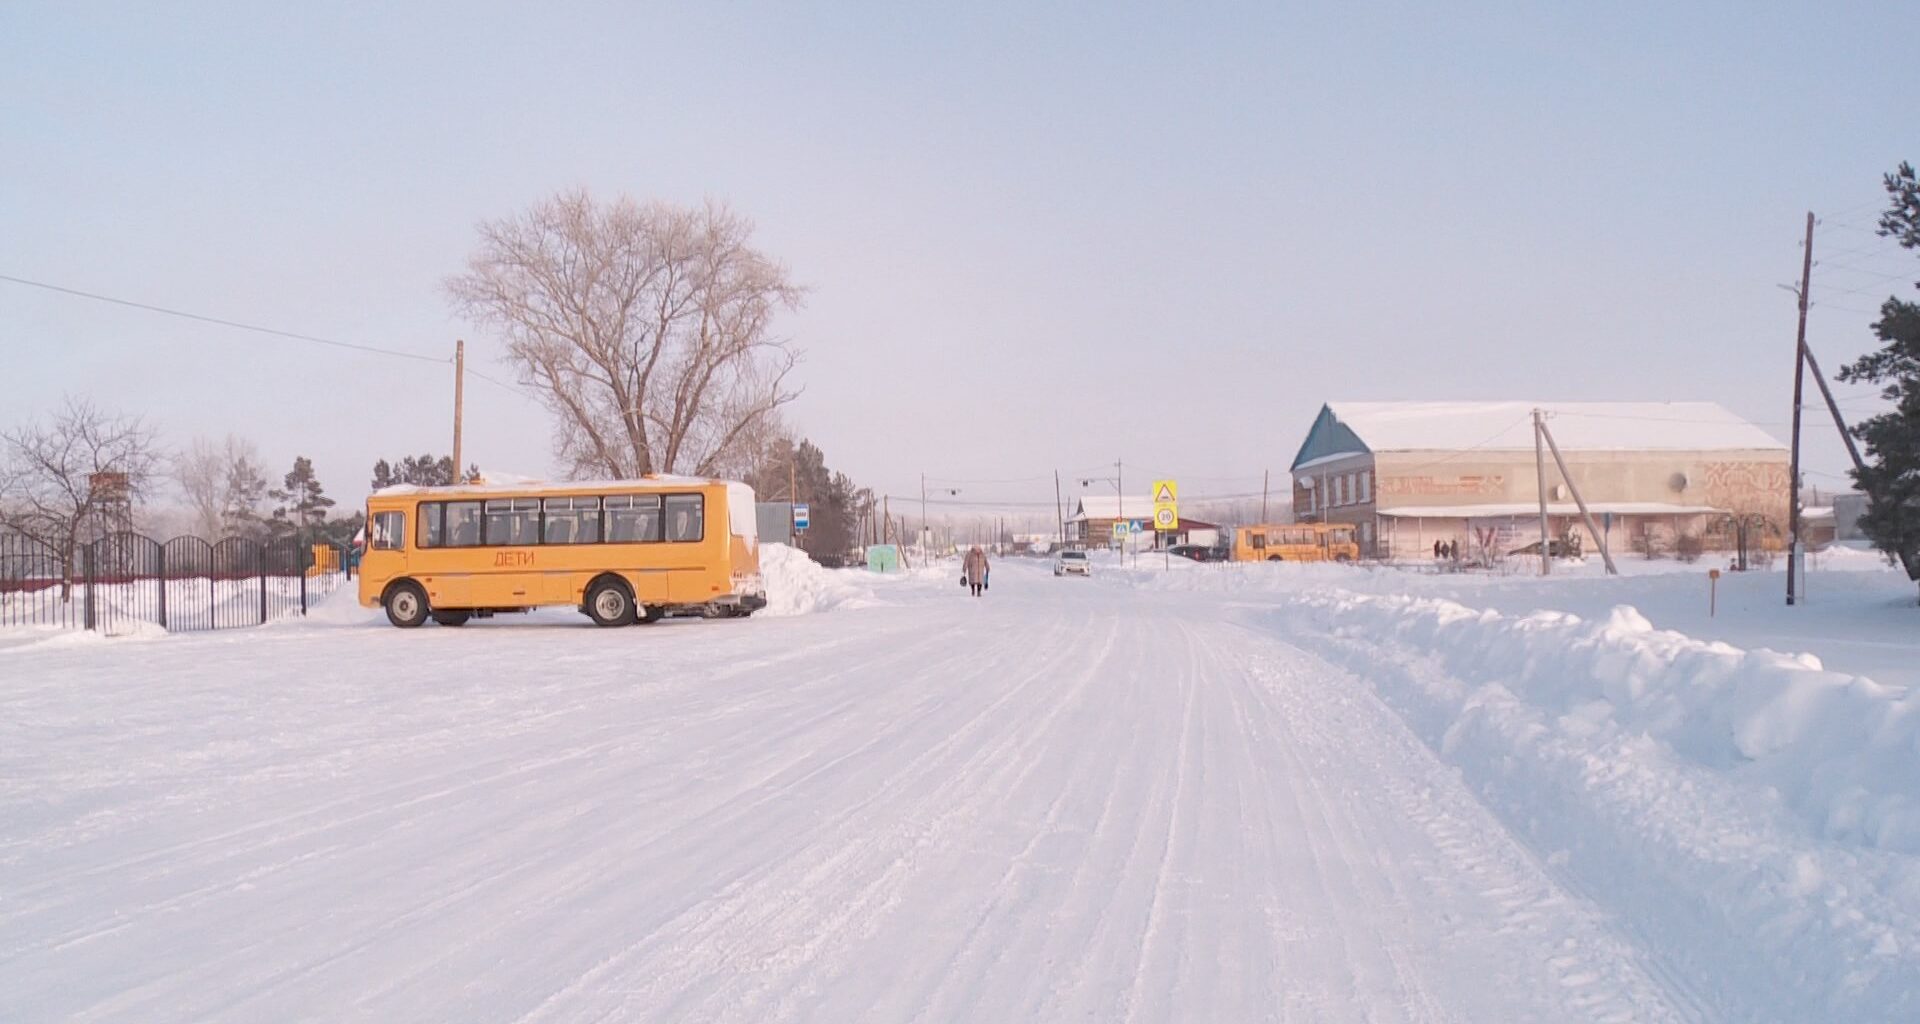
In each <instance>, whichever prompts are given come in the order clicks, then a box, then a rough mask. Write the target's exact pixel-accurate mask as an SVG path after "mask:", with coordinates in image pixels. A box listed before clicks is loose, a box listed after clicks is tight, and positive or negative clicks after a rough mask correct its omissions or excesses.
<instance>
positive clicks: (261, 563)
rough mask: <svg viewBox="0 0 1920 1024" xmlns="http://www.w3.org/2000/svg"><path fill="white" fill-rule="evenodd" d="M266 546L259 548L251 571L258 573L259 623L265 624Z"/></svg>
mask: <svg viewBox="0 0 1920 1024" xmlns="http://www.w3.org/2000/svg"><path fill="white" fill-rule="evenodd" d="M267 550H268V549H267V548H265V547H262V548H261V549H260V557H259V558H256V559H255V560H254V563H253V571H254V572H257V573H259V574H260V624H261V625H263V626H264V625H266V624H267Z"/></svg>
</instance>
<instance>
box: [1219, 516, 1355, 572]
mask: <svg viewBox="0 0 1920 1024" xmlns="http://www.w3.org/2000/svg"><path fill="white" fill-rule="evenodd" d="M1359 558H1360V545H1359V544H1358V543H1357V542H1355V540H1354V537H1353V527H1351V526H1347V525H1344V524H1341V523H1273V524H1262V525H1256V526H1241V527H1237V528H1235V529H1234V531H1233V560H1234V561H1236V562H1329V561H1331V562H1352V561H1357V560H1358V559H1359Z"/></svg>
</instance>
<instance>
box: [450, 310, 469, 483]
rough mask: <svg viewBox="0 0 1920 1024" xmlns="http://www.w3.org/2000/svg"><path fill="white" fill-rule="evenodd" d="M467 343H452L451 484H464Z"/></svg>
mask: <svg viewBox="0 0 1920 1024" xmlns="http://www.w3.org/2000/svg"><path fill="white" fill-rule="evenodd" d="M466 383H467V342H466V339H464V338H462V339H460V340H457V341H455V342H454V343H453V480H452V482H453V483H456V484H458V483H465V482H466V479H467V471H466V469H465V467H466V463H464V462H461V461H460V415H461V413H462V412H463V411H464V407H465V405H466Z"/></svg>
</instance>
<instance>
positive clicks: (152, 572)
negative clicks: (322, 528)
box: [0, 533, 353, 635]
mask: <svg viewBox="0 0 1920 1024" xmlns="http://www.w3.org/2000/svg"><path fill="white" fill-rule="evenodd" d="M352 571H353V566H352V559H351V552H350V551H349V550H348V549H346V548H345V547H342V546H341V545H338V544H334V543H330V542H327V541H314V540H312V539H311V538H306V537H299V536H292V537H283V538H279V539H275V540H268V541H256V540H251V539H248V538H245V537H228V538H226V539H224V540H221V541H219V542H216V543H208V542H207V541H204V540H201V539H200V538H198V537H175V538H174V539H172V540H170V541H167V542H165V543H161V542H160V541H156V540H154V539H153V538H151V537H146V536H143V535H141V534H137V533H114V534H109V535H107V536H105V537H101V538H99V539H98V540H95V541H92V542H90V543H85V544H80V545H77V546H76V547H75V548H74V549H73V550H72V551H71V552H63V551H61V550H60V549H58V548H56V547H53V546H50V545H47V544H43V543H41V542H39V541H36V540H33V539H32V538H29V537H23V536H20V535H18V534H8V535H0V626H37V627H43V628H50V629H91V630H97V631H99V632H102V633H106V634H109V635H116V634H125V633H132V632H138V631H140V630H143V629H155V628H158V629H163V630H196V629H230V628H234V627H238V626H257V625H260V624H262V623H265V622H271V621H273V620H275V619H282V618H289V617H291V616H295V615H305V614H306V613H307V610H308V609H309V608H310V607H312V606H313V604H314V603H315V602H317V601H319V600H320V599H321V598H324V597H326V596H327V595H329V594H331V593H333V592H334V591H335V590H338V589H339V588H340V587H342V586H344V585H346V583H347V581H348V580H349V579H350V578H351V575H352Z"/></svg>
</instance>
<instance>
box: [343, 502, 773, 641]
mask: <svg viewBox="0 0 1920 1024" xmlns="http://www.w3.org/2000/svg"><path fill="white" fill-rule="evenodd" d="M360 603H361V604H362V605H364V606H366V607H368V608H375V607H378V608H384V609H386V612H387V619H388V621H390V622H392V623H393V624H394V625H396V626H400V627H402V628H408V629H410V628H413V627H415V626H418V625H420V624H422V623H424V622H426V621H427V620H428V619H432V620H433V621H434V622H436V623H439V624H440V625H442V626H460V625H464V624H466V622H467V620H468V619H470V618H474V617H481V618H484V617H487V616H490V615H493V614H495V613H498V612H509V611H512V612H518V611H526V610H528V609H530V608H537V607H541V606H544V605H561V606H568V607H573V608H578V609H580V611H581V612H582V613H584V614H585V615H587V616H588V617H590V618H592V619H593V621H594V622H596V623H599V624H600V625H602V626H624V625H628V624H629V623H632V622H635V621H640V622H655V621H658V620H659V619H661V618H663V617H665V616H667V615H693V614H697V615H703V616H706V617H709V618H734V617H744V616H747V615H751V614H752V613H753V612H755V611H757V610H758V609H761V608H764V607H766V604H767V594H766V588H765V586H764V585H763V584H762V582H761V578H760V551H759V542H758V538H757V535H756V530H755V528H754V516H753V488H751V487H748V486H747V485H746V484H743V483H738V482H732V481H726V480H708V479H701V478H692V477H645V478H642V479H639V480H612V481H606V482H601V483H566V484H535V485H527V486H509V485H500V484H487V483H470V484H465V485H456V486H453V487H389V488H385V489H383V490H380V491H376V492H374V494H373V496H372V497H370V498H368V499H367V545H366V553H365V555H363V556H362V558H361V561H360Z"/></svg>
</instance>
